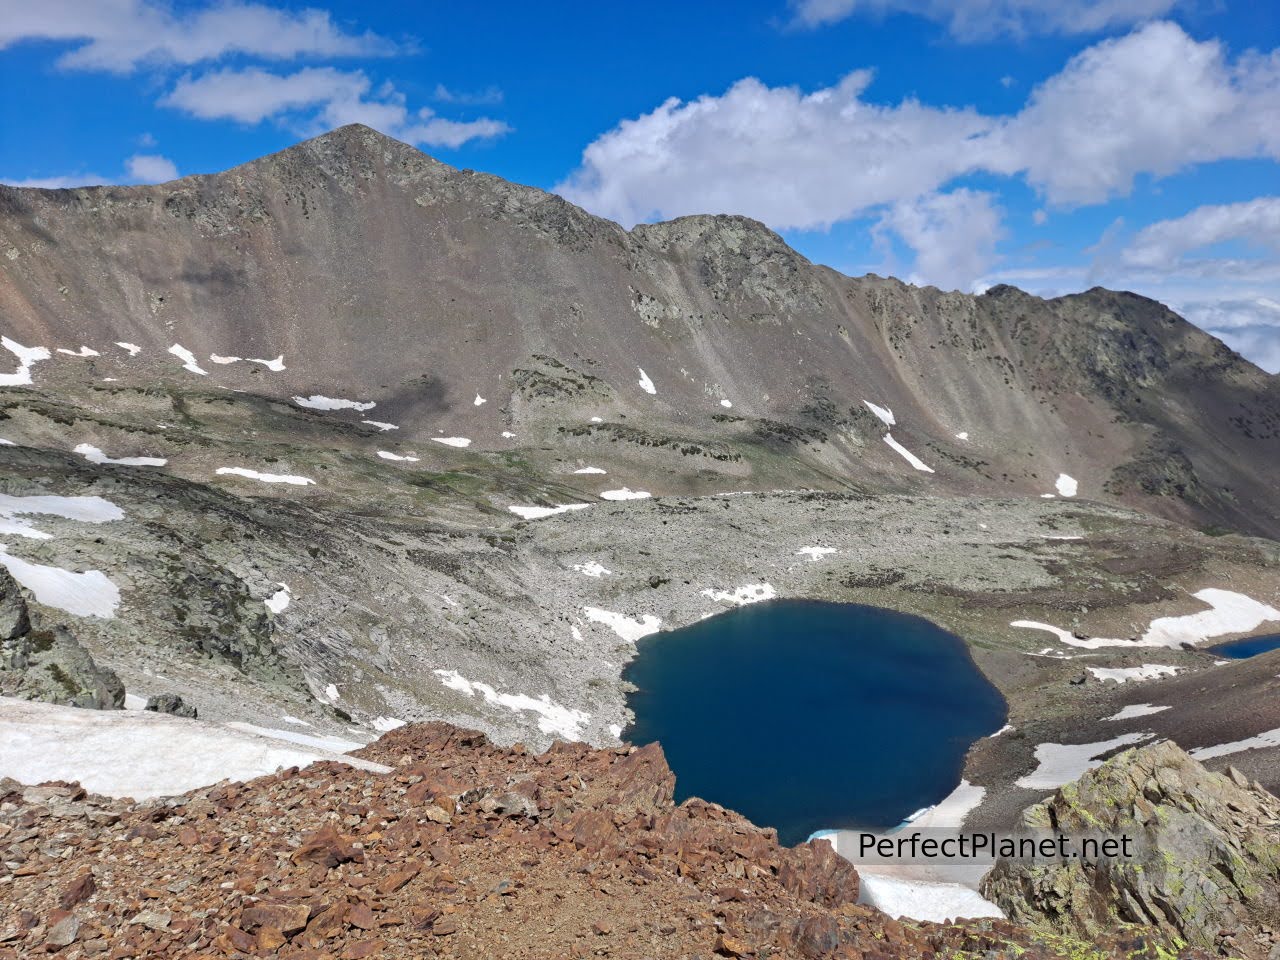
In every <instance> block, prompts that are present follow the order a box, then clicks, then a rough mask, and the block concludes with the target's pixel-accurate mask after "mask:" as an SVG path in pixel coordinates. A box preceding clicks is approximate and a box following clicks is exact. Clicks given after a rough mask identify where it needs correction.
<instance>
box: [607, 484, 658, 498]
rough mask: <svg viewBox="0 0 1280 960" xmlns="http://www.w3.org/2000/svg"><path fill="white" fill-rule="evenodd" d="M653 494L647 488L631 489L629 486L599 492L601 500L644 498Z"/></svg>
mask: <svg viewBox="0 0 1280 960" xmlns="http://www.w3.org/2000/svg"><path fill="white" fill-rule="evenodd" d="M651 496H653V494H651V493H649V491H648V490H632V489H631V488H630V487H623V488H621V489H620V490H606V491H605V492H604V493H602V494H600V499H601V500H645V499H648V498H649V497H651Z"/></svg>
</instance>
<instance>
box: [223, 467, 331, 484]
mask: <svg viewBox="0 0 1280 960" xmlns="http://www.w3.org/2000/svg"><path fill="white" fill-rule="evenodd" d="M215 472H216V473H217V474H218V475H219V476H232V477H246V478H248V479H250V480H261V481H262V482H263V483H289V484H292V485H294V486H296V487H305V486H307V485H308V484H312V483H315V481H314V480H312V479H311V478H310V477H297V476H293V475H292V474H288V473H259V472H258V471H257V470H249V469H247V468H245V467H219V468H218V469H217V470H216V471H215Z"/></svg>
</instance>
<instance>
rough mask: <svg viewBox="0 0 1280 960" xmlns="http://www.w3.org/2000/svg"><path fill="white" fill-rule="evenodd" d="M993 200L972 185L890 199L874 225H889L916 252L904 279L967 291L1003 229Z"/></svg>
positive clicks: (989, 261)
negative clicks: (972, 187)
mask: <svg viewBox="0 0 1280 960" xmlns="http://www.w3.org/2000/svg"><path fill="white" fill-rule="evenodd" d="M994 201H995V196H994V194H990V193H985V192H981V191H976V190H966V189H960V190H954V191H952V192H951V193H931V194H927V195H925V196H922V197H918V198H917V199H915V200H910V201H904V202H902V203H896V204H894V205H893V206H891V207H890V208H889V210H888V211H887V212H886V213H885V214H884V215H883V216H882V217H881V218H880V221H879V223H878V224H877V225H876V228H875V229H876V230H877V231H881V232H883V231H886V230H890V231H892V232H893V233H895V234H897V236H898V237H899V238H901V240H902V241H903V242H904V243H905V244H906V245H907V246H908V247H910V248H911V249H912V251H913V252H914V253H915V263H914V266H913V268H912V270H911V273H910V275H909V276H908V277H907V280H908V282H910V283H919V284H932V285H934V286H936V287H941V288H942V289H944V290H956V289H963V290H965V291H969V290H971V289H972V288H973V285H974V282H975V280H977V279H978V278H980V277H982V276H983V275H985V274H986V272H987V271H988V270H990V269H991V267H992V266H993V265H994V264H995V263H996V261H997V259H998V258H997V256H996V242H997V241H998V240H999V239H1000V237H1001V236H1002V235H1003V233H1004V230H1003V227H1002V226H1001V215H1000V210H999V209H998V208H997V207H996V205H995V202H994Z"/></svg>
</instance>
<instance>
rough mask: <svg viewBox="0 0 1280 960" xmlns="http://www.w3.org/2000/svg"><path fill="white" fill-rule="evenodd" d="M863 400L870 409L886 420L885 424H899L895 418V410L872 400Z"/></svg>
mask: <svg viewBox="0 0 1280 960" xmlns="http://www.w3.org/2000/svg"><path fill="white" fill-rule="evenodd" d="M862 402H863V403H865V404H866V405H867V409H868V410H870V411H871V412H872V413H874V414H875V415H876V416H877V417H879V418H880V419H881V420H883V421H884V425H885V426H886V427H892V426H895V425H896V424H897V422H898V421H897V420H895V419H894V417H893V411H892V410H890V409H889V408H888V407H881V406H879V405H877V404H874V403H872V402H871V401H870V400H863V401H862Z"/></svg>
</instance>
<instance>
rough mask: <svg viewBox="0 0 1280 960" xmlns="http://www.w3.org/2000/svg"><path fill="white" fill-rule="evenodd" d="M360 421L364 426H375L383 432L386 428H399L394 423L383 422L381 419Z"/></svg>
mask: <svg viewBox="0 0 1280 960" xmlns="http://www.w3.org/2000/svg"><path fill="white" fill-rule="evenodd" d="M360 422H361V423H363V424H364V425H365V426H366V427H377V428H378V429H379V430H381V431H382V432H383V433H386V432H387V431H388V430H399V429H400V428H399V427H397V426H396V425H395V424H394V423H383V422H382V421H381V420H361V421H360Z"/></svg>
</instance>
